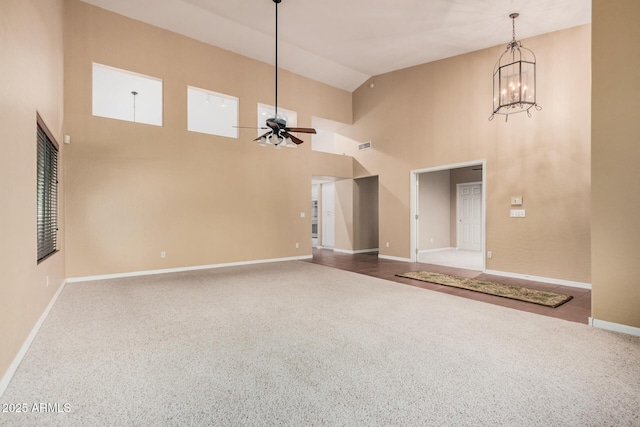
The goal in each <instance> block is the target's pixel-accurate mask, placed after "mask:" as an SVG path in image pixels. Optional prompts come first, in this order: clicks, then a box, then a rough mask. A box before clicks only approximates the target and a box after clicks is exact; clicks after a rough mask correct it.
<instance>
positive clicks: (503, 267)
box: [347, 25, 591, 282]
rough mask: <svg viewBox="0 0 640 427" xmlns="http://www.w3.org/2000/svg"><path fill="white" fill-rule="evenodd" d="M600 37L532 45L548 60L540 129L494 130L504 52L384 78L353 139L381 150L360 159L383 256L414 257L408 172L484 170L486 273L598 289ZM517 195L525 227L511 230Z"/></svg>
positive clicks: (357, 107)
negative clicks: (482, 165) (595, 190)
mask: <svg viewBox="0 0 640 427" xmlns="http://www.w3.org/2000/svg"><path fill="white" fill-rule="evenodd" d="M590 31H591V27H590V26H589V25H587V26H581V27H576V28H571V29H568V30H564V31H559V32H555V33H550V34H546V35H542V36H539V37H535V38H532V39H527V40H523V44H524V45H525V46H526V47H527V48H530V49H532V50H533V51H534V52H535V54H536V56H537V59H538V99H539V102H540V104H541V105H542V106H543V110H542V111H534V112H533V113H532V114H533V117H532V118H531V119H530V118H528V117H527V116H526V114H520V115H515V116H512V117H511V118H510V119H509V121H508V123H505V122H504V120H503V118H502V116H498V117H497V118H496V119H495V120H493V121H491V122H490V121H488V120H487V118H488V117H489V115H490V113H491V104H492V101H491V99H492V98H491V97H492V70H493V66H494V64H495V61H496V59H497V58H498V56H499V54H500V53H501V52H502V51H503V50H504V46H498V47H495V48H491V49H486V50H482V51H477V52H473V53H469V54H466V55H461V56H457V57H454V58H450V59H446V60H442V61H437V62H433V63H429V64H424V65H420V66H416V67H412V68H408V69H405V70H400V71H395V72H392V73H388V74H384V75H380V76H377V77H374V78H372V79H371V80H370V81H368V82H366V83H365V84H363V85H362V86H361V87H360V88H359V89H357V90H356V91H355V92H354V99H353V103H354V126H353V127H352V129H351V131H350V132H349V135H347V136H348V137H350V138H352V139H354V140H356V141H367V140H371V141H372V143H373V147H374V148H373V149H371V150H366V151H363V152H361V153H360V152H354V153H350V154H353V155H354V156H355V158H356V161H357V163H356V164H357V165H358V171H361V170H362V171H366V172H367V173H369V174H373V175H378V176H379V183H380V241H381V242H387V241H388V242H390V247H389V248H385V247H382V248H381V254H383V255H389V256H396V257H403V258H409V257H410V242H411V240H410V236H409V234H410V212H409V210H410V173H409V171H411V170H417V169H423V168H429V167H436V166H441V165H449V164H455V163H462V162H469V161H474V160H481V159H486V169H487V170H486V178H487V179H486V182H485V185H486V186H487V247H486V249H487V250H491V251H492V252H493V258H492V259H490V260H487V268H489V269H492V270H499V271H505V272H511V273H520V274H529V275H536V276H542V277H550V278H557V279H565V280H571V281H577V282H590V281H591V274H590V221H591V208H590V205H591V203H590V154H591V153H590V151H591V150H590V104H591V98H590V78H591V75H590V62H591V54H590V46H591V38H590ZM509 36H510V35H509V34H505V42H506V41H508V38H509ZM369 83H375V87H374V88H370V87H369ZM358 173H360V172H358ZM516 194H517V195H522V196H523V197H524V198H525V200H526V203H527V205H526V209H527V217H526V218H521V219H512V218H509V209H510V196H511V195H516Z"/></svg>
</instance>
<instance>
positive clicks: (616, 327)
mask: <svg viewBox="0 0 640 427" xmlns="http://www.w3.org/2000/svg"><path fill="white" fill-rule="evenodd" d="M589 325H590V326H593V327H594V328H599V329H606V330H607V331H613V332H621V333H623V334H628V335H634V336H636V337H640V328H636V327H635V326H629V325H623V324H621V323H613V322H607V321H606V320H599V319H594V318H593V317H589Z"/></svg>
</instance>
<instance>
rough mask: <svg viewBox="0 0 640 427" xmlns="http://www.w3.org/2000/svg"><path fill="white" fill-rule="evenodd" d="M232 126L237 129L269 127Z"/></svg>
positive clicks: (262, 127)
mask: <svg viewBox="0 0 640 427" xmlns="http://www.w3.org/2000/svg"><path fill="white" fill-rule="evenodd" d="M232 127H234V128H237V129H269V128H268V127H264V126H232Z"/></svg>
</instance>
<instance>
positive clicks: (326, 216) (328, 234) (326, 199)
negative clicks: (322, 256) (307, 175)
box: [321, 182, 336, 249]
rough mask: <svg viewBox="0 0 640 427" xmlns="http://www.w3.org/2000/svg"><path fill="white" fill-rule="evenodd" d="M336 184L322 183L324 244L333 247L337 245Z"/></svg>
mask: <svg viewBox="0 0 640 427" xmlns="http://www.w3.org/2000/svg"><path fill="white" fill-rule="evenodd" d="M335 191H336V187H335V184H334V183H332V182H328V183H325V184H322V226H321V228H322V246H323V247H325V248H329V249H332V248H333V247H334V245H335V222H336V219H335Z"/></svg>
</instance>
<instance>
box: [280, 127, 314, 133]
mask: <svg viewBox="0 0 640 427" xmlns="http://www.w3.org/2000/svg"><path fill="white" fill-rule="evenodd" d="M284 130H286V131H287V132H300V133H316V130H315V129H313V128H284Z"/></svg>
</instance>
